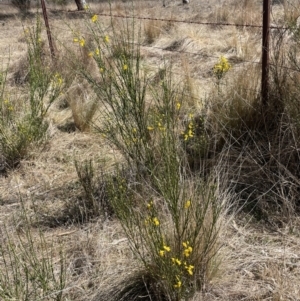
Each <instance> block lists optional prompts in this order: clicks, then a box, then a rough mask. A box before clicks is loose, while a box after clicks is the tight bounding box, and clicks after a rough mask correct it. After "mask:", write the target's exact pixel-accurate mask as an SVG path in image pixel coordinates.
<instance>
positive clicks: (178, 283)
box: [174, 277, 182, 288]
mask: <svg viewBox="0 0 300 301" xmlns="http://www.w3.org/2000/svg"><path fill="white" fill-rule="evenodd" d="M176 279H177V282H176V284H174V287H175V288H181V285H182V282H181V281H180V279H179V277H176Z"/></svg>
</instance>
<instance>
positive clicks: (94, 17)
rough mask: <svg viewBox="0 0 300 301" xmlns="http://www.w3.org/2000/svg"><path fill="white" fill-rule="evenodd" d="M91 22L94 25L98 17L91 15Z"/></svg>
mask: <svg viewBox="0 0 300 301" xmlns="http://www.w3.org/2000/svg"><path fill="white" fill-rule="evenodd" d="M91 20H92V22H93V23H95V22H96V21H97V20H98V16H97V15H93V16H92V18H91Z"/></svg>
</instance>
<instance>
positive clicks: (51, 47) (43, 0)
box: [41, 0, 55, 60]
mask: <svg viewBox="0 0 300 301" xmlns="http://www.w3.org/2000/svg"><path fill="white" fill-rule="evenodd" d="M41 4H42V9H43V16H44V21H45V25H46V30H47V36H48V42H49V47H50V52H51V57H52V59H53V60H54V59H55V48H54V44H53V41H52V37H51V30H50V27H49V22H48V15H47V10H46V5H45V0H41Z"/></svg>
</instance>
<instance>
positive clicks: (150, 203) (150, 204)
mask: <svg viewBox="0 0 300 301" xmlns="http://www.w3.org/2000/svg"><path fill="white" fill-rule="evenodd" d="M152 206H153V201H150V202H149V203H148V204H147V208H148V209H151V207H152Z"/></svg>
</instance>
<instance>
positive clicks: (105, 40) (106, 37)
mask: <svg viewBox="0 0 300 301" xmlns="http://www.w3.org/2000/svg"><path fill="white" fill-rule="evenodd" d="M103 41H104V43H109V36H107V35H106V36H104V38H103Z"/></svg>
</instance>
